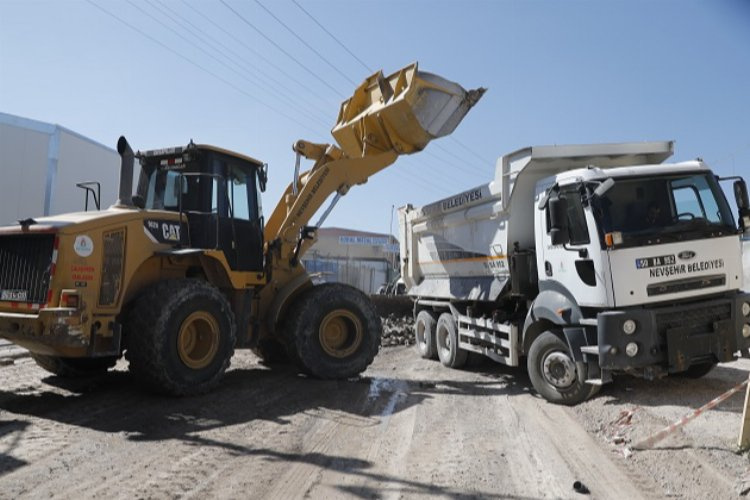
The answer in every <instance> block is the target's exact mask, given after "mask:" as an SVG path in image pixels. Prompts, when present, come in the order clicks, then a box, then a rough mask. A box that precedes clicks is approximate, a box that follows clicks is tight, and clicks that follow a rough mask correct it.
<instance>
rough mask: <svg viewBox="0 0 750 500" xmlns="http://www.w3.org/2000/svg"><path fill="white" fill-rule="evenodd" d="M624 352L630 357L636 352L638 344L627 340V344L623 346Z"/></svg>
mask: <svg viewBox="0 0 750 500" xmlns="http://www.w3.org/2000/svg"><path fill="white" fill-rule="evenodd" d="M625 354H627V355H628V356H630V357H631V358H632V357H634V356H635V355H636V354H638V344H636V343H635V342H628V345H626V346H625Z"/></svg>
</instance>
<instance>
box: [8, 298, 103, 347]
mask: <svg viewBox="0 0 750 500" xmlns="http://www.w3.org/2000/svg"><path fill="white" fill-rule="evenodd" d="M85 319H86V318H85V316H84V315H82V313H81V311H80V310H77V309H74V308H67V307H56V308H49V309H42V310H40V311H39V312H38V313H34V314H27V313H10V312H4V313H0V338H4V339H7V340H10V341H11V342H13V343H14V344H17V345H19V346H21V347H24V348H26V349H28V350H29V351H31V352H34V353H38V354H45V355H51V356H65V357H80V356H85V355H86V353H87V351H88V348H89V344H90V335H89V332H90V328H89V327H88V325H87V324H86V322H85Z"/></svg>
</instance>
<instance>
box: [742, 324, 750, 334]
mask: <svg viewBox="0 0 750 500" xmlns="http://www.w3.org/2000/svg"><path fill="white" fill-rule="evenodd" d="M742 336H743V337H745V338H750V325H748V324H747V323H745V324H744V325H742Z"/></svg>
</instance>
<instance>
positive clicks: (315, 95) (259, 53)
mask: <svg viewBox="0 0 750 500" xmlns="http://www.w3.org/2000/svg"><path fill="white" fill-rule="evenodd" d="M181 1H182V3H183V4H185V6H187V7H188V8H189V9H191V10H192V11H193V12H195V13H196V14H197V15H198V16H199V17H202V18H203V19H204V20H206V21H208V22H209V23H210V24H212V25H213V26H214V27H215V28H217V29H218V30H220V31H222V32H223V33H224V34H225V35H227V36H228V37H229V38H231V39H232V40H234V41H235V42H237V43H238V44H240V45H242V46H243V47H244V48H245V49H247V50H249V51H250V52H252V53H253V54H255V55H256V56H257V57H258V58H259V59H261V60H262V61H263V62H265V63H266V64H268V65H269V66H271V67H272V68H274V69H275V70H276V71H278V72H279V73H281V74H282V75H283V76H285V77H286V78H287V79H288V80H289V81H290V82H293V83H295V84H297V86H298V87H299V88H300V89H302V90H304V91H305V92H307V93H308V94H310V95H312V96H313V97H316V98H317V99H319V100H320V101H327V99H325V98H324V97H322V96H321V95H320V94H317V93H315V92H313V90H312V88H310V86H309V85H304V84H302V83H301V82H300V81H299V80H297V79H296V78H295V77H294V76H292V75H291V74H289V73H288V72H287V71H286V70H284V68H282V67H280V66H279V65H277V64H276V63H274V62H273V61H272V60H271V59H269V58H268V57H266V56H265V55H263V54H262V53H261V52H259V51H257V50H255V49H254V48H253V47H251V46H250V45H248V44H247V43H245V42H244V41H243V40H242V39H240V38H239V37H237V36H236V35H233V34H232V33H230V32H229V31H228V30H227V29H226V28H224V27H223V26H222V25H220V24H219V23H217V22H216V21H214V20H213V19H211V18H210V17H208V16H207V15H206V14H205V13H203V12H201V11H199V10H198V9H196V8H195V7H194V6H192V5H190V4H189V3H188V2H187V1H186V0H181ZM269 78H271V77H270V76H269ZM273 81H274V82H275V83H276V84H278V85H279V86H281V87H284V86H283V84H281V83H279V82H278V80H276V79H273ZM284 88H286V87H284ZM289 92H292V90H289Z"/></svg>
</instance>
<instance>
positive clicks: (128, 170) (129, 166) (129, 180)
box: [115, 136, 135, 208]
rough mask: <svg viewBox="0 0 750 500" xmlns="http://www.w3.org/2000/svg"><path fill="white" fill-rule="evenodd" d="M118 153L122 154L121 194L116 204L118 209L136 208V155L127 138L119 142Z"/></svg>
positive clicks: (121, 137) (122, 137)
mask: <svg viewBox="0 0 750 500" xmlns="http://www.w3.org/2000/svg"><path fill="white" fill-rule="evenodd" d="M117 152H118V153H119V154H120V158H121V162H120V193H119V196H118V198H117V202H115V207H118V208H135V204H134V203H133V164H134V163H135V154H134V153H133V150H132V149H131V148H130V144H128V140H127V139H125V136H120V139H119V140H118V141H117Z"/></svg>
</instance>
